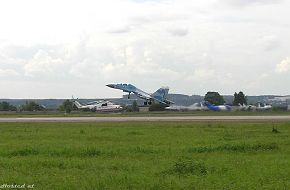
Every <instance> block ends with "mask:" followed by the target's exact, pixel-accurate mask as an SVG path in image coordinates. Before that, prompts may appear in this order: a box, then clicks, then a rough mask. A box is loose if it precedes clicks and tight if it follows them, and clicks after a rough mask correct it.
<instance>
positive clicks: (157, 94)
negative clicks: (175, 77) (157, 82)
mask: <svg viewBox="0 0 290 190" xmlns="http://www.w3.org/2000/svg"><path fill="white" fill-rule="evenodd" d="M168 92H169V88H168V87H162V88H159V89H158V90H157V91H156V92H154V93H153V94H152V96H154V97H159V98H162V99H166V97H167V95H168Z"/></svg>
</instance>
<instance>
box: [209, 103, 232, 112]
mask: <svg viewBox="0 0 290 190" xmlns="http://www.w3.org/2000/svg"><path fill="white" fill-rule="evenodd" d="M204 104H205V105H206V106H207V108H208V109H209V110H212V111H230V110H231V109H232V108H231V106H228V105H218V106H216V105H213V104H211V103H209V102H207V101H205V102H204Z"/></svg>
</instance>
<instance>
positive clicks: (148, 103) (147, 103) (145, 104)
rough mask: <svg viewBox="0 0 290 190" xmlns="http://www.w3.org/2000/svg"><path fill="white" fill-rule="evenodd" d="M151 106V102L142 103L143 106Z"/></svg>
mask: <svg viewBox="0 0 290 190" xmlns="http://www.w3.org/2000/svg"><path fill="white" fill-rule="evenodd" d="M151 104H152V102H151V101H149V102H144V106H147V105H151Z"/></svg>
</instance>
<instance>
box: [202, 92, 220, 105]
mask: <svg viewBox="0 0 290 190" xmlns="http://www.w3.org/2000/svg"><path fill="white" fill-rule="evenodd" d="M204 101H208V102H209V103H211V104H214V105H222V104H224V103H225V100H224V98H223V97H222V96H221V95H220V94H219V93H218V92H207V93H206V95H205V97H204Z"/></svg>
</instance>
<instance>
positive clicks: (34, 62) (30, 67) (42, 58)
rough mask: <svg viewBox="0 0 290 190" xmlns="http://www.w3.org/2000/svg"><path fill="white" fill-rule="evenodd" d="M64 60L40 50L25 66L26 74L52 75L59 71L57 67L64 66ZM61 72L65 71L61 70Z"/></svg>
mask: <svg viewBox="0 0 290 190" xmlns="http://www.w3.org/2000/svg"><path fill="white" fill-rule="evenodd" d="M63 64H64V63H63V60H62V59H60V58H55V59H54V58H52V57H51V56H49V54H48V53H47V52H45V51H43V50H39V51H38V52H37V53H36V54H35V55H34V56H33V58H32V59H31V60H29V61H28V63H27V64H26V65H25V66H24V70H25V74H26V75H28V76H34V75H38V76H43V75H45V76H51V75H55V74H57V73H59V71H58V70H57V69H60V68H62V65H63ZM61 72H64V71H63V70H61Z"/></svg>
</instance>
